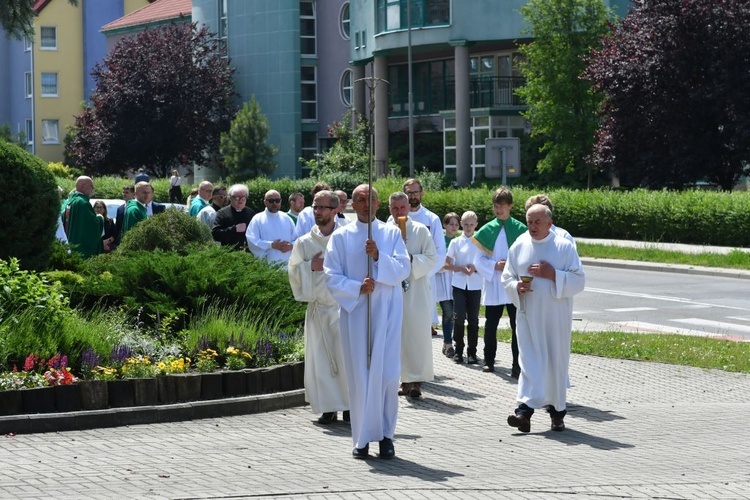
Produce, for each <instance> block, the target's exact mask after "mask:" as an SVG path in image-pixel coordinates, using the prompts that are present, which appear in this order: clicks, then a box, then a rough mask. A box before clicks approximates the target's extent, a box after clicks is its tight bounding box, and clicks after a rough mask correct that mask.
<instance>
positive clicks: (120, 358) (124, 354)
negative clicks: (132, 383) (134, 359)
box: [109, 345, 133, 364]
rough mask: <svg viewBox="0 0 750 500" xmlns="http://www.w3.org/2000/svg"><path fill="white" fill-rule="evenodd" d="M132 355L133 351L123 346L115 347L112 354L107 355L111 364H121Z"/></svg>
mask: <svg viewBox="0 0 750 500" xmlns="http://www.w3.org/2000/svg"><path fill="white" fill-rule="evenodd" d="M132 355H133V351H132V350H131V349H130V348H129V347H128V346H124V345H116V346H114V347H113V348H112V353H111V354H110V355H109V357H110V359H111V360H112V362H113V363H116V364H122V363H124V362H125V360H126V359H127V358H129V357H131V356H132Z"/></svg>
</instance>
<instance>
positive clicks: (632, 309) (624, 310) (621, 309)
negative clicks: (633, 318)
mask: <svg viewBox="0 0 750 500" xmlns="http://www.w3.org/2000/svg"><path fill="white" fill-rule="evenodd" d="M656 310H657V309H656V308H655V307H619V308H616V309H605V311H611V312H619V313H628V312H639V311H656Z"/></svg>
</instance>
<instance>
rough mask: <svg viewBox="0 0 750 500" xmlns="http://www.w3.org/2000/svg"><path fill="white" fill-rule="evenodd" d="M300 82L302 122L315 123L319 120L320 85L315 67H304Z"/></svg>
mask: <svg viewBox="0 0 750 500" xmlns="http://www.w3.org/2000/svg"><path fill="white" fill-rule="evenodd" d="M300 80H301V86H302V88H301V94H302V120H303V121H315V120H317V119H318V103H317V101H318V99H317V95H318V84H317V82H316V75H315V66H302V68H301V71H300Z"/></svg>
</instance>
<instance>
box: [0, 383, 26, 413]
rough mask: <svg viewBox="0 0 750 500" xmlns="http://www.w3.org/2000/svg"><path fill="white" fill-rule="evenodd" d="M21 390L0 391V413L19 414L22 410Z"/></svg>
mask: <svg viewBox="0 0 750 500" xmlns="http://www.w3.org/2000/svg"><path fill="white" fill-rule="evenodd" d="M22 392H23V391H21V390H20V389H18V390H14V391H0V415H19V414H21V413H22V412H23V394H22Z"/></svg>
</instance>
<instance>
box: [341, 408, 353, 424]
mask: <svg viewBox="0 0 750 500" xmlns="http://www.w3.org/2000/svg"><path fill="white" fill-rule="evenodd" d="M343 418H344V422H348V421H349V420H350V419H351V417H350V416H349V410H344V417H343Z"/></svg>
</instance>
